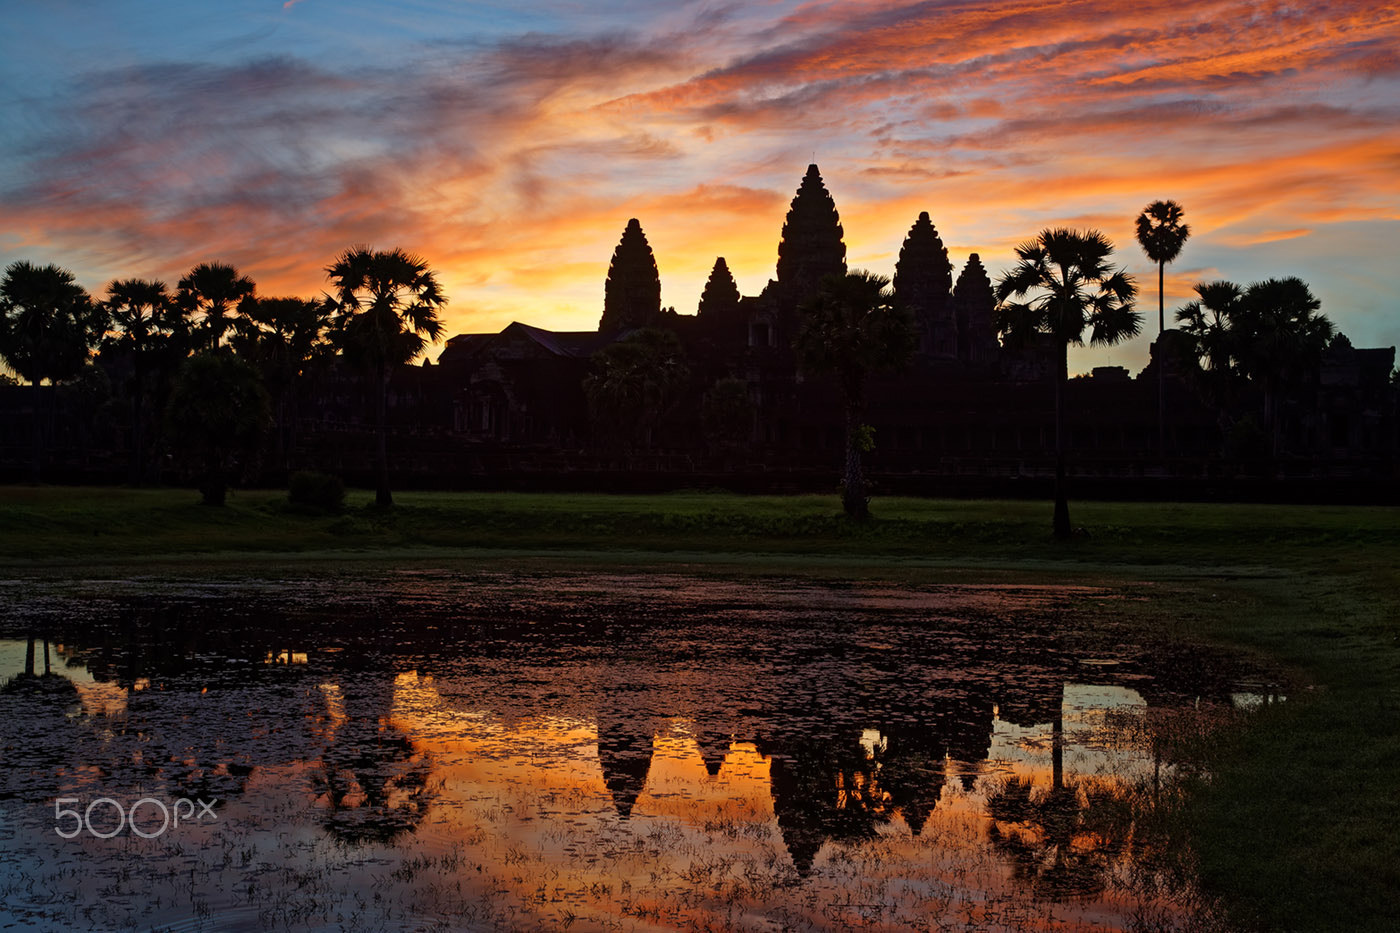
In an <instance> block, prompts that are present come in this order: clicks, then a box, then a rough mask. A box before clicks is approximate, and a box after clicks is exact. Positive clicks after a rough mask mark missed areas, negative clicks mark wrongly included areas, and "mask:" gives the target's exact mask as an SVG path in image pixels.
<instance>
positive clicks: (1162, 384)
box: [1157, 262, 1167, 460]
mask: <svg viewBox="0 0 1400 933" xmlns="http://www.w3.org/2000/svg"><path fill="white" fill-rule="evenodd" d="M1166 265H1167V264H1166V263H1165V262H1158V263H1157V450H1158V451H1159V452H1160V453H1161V455H1162V458H1163V459H1164V460H1165V459H1166V456H1167V348H1166V345H1165V343H1163V340H1162V337H1163V335H1164V334H1165V333H1166V331H1167V299H1166V293H1165V292H1164V291H1163V281H1164V279H1165V277H1166V275H1165V271H1164V270H1165V269H1166Z"/></svg>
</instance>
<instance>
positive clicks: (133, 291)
mask: <svg viewBox="0 0 1400 933" xmlns="http://www.w3.org/2000/svg"><path fill="white" fill-rule="evenodd" d="M104 305H105V307H106V309H107V314H108V315H109V317H110V320H111V324H112V327H113V331H112V332H111V333H109V334H108V335H107V338H106V339H105V340H104V341H103V353H104V355H105V354H106V353H108V352H111V353H114V354H116V355H119V356H125V357H127V359H129V360H130V362H131V378H130V379H129V380H128V382H127V394H128V395H130V396H131V440H132V444H131V446H132V456H131V481H132V483H140V482H141V480H142V479H143V478H144V475H145V468H146V457H145V443H144V441H145V422H146V415H145V412H144V411H143V408H144V403H145V400H146V395H147V392H148V390H149V388H150V386H149V385H148V383H149V382H150V381H151V376H152V374H153V373H155V372H158V371H159V370H160V369H161V368H162V364H163V363H166V362H168V361H167V360H166V357H170V356H174V355H180V356H183V354H184V352H185V351H186V347H185V346H184V342H183V341H182V340H181V339H180V337H181V336H182V334H183V332H184V318H183V316H182V315H181V314H180V312H179V310H178V309H177V308H176V307H175V303H174V300H173V298H172V297H171V295H170V294H169V292H167V291H166V286H165V283H164V282H156V281H148V280H144V279H119V280H117V281H114V282H112V283H111V284H109V285H108V286H107V300H106V302H104ZM172 343H178V344H180V346H179V347H178V349H177V348H172V347H171V344H172ZM172 350H174V352H173V353H172Z"/></svg>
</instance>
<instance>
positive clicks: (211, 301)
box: [176, 262, 254, 349]
mask: <svg viewBox="0 0 1400 933" xmlns="http://www.w3.org/2000/svg"><path fill="white" fill-rule="evenodd" d="M179 288H180V291H179V294H178V295H177V297H176V300H177V301H178V303H179V305H180V307H181V308H182V309H183V310H184V311H185V313H186V314H188V315H189V316H190V317H191V318H193V317H194V316H195V315H202V316H203V319H202V321H201V322H200V325H201V328H202V330H203V333H204V337H205V339H206V341H207V344H206V345H207V346H208V348H209V349H213V348H215V347H217V346H218V345H219V341H220V340H222V339H223V336H224V331H226V330H228V329H229V327H231V326H232V325H233V319H232V318H231V317H230V316H229V315H230V314H231V313H232V312H233V311H234V310H235V309H237V307H238V303H239V302H240V301H242V300H243V299H245V298H248V297H249V296H251V295H252V294H253V291H254V286H253V280H252V279H250V278H248V277H247V276H246V275H239V273H238V270H237V269H235V268H234V267H233V266H229V265H225V264H223V263H217V262H202V263H200V264H199V265H197V266H195V267H194V268H193V269H191V270H190V271H189V274H188V275H186V276H185V277H184V278H183V279H181V280H180V285H179Z"/></svg>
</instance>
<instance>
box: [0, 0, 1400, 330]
mask: <svg viewBox="0 0 1400 933" xmlns="http://www.w3.org/2000/svg"><path fill="white" fill-rule="evenodd" d="M295 3H296V0H293V2H292V3H288V4H286V5H285V6H284V9H290V8H291V7H292V6H293V5H294V4H295ZM525 6H526V7H529V6H530V5H529V4H526V5H525ZM605 6H606V5H605ZM424 9H425V10H427V9H428V8H427V7H425V8H424ZM571 10H573V7H572V6H571V5H568V4H558V5H541V6H540V7H539V9H537V10H534V11H533V12H534V14H537V17H538V18H542V19H547V21H548V22H550V23H552V24H553V25H552V26H551V30H550V32H548V33H545V32H540V31H529V30H521V31H519V32H516V33H514V34H510V35H506V36H504V37H501V36H500V35H495V34H493V36H494V37H492V38H483V37H481V36H476V35H473V36H467V37H460V36H459V37H455V38H454V37H451V36H449V37H448V38H446V39H441V40H435V41H431V42H421V43H419V44H418V45H415V46H414V47H413V48H411V49H404V50H403V51H402V53H401V54H398V55H396V56H393V57H391V58H384V59H379V58H375V57H372V56H370V57H357V56H347V57H345V58H343V59H342V58H339V57H335V56H326V55H317V56H309V55H306V56H304V55H297V54H289V53H282V54H277V55H269V56H264V57H260V58H253V59H247V60H234V61H221V62H215V61H182V60H179V58H178V57H176V58H174V59H170V60H164V61H138V62H135V63H129V64H126V65H123V66H121V67H111V68H99V69H94V70H90V71H86V72H80V73H75V74H73V75H72V76H71V78H70V80H69V81H68V82H67V84H66V85H65V86H63V87H62V88H61V89H60V90H59V91H58V92H57V93H56V94H55V95H52V96H42V97H35V98H32V99H27V100H20V101H16V102H12V103H11V104H9V105H7V107H6V109H5V110H4V111H0V119H3V120H4V122H3V123H0V141H2V142H3V145H4V153H3V155H4V158H5V164H6V165H7V167H8V168H7V172H6V176H5V179H4V181H3V182H0V211H3V218H4V219H3V221H0V223H3V228H0V244H4V245H3V246H0V248H3V249H4V250H5V254H4V255H5V256H11V255H13V256H19V255H26V256H32V255H35V254H36V253H42V254H43V256H44V257H45V258H46V259H53V260H54V261H59V262H63V263H65V264H68V265H71V266H76V267H78V268H79V269H80V271H84V270H86V271H87V274H89V275H104V276H112V275H118V274H121V275H132V274H141V275H162V276H166V277H174V276H176V275H178V274H179V273H180V272H181V271H183V270H184V269H185V268H188V266H189V265H191V264H192V263H194V262H197V261H201V260H204V259H210V258H218V259H222V260H225V261H231V262H235V263H237V264H239V265H240V266H241V267H243V268H244V269H245V270H247V271H249V272H250V273H252V274H253V275H254V276H255V277H256V278H257V279H258V280H259V282H260V283H261V284H262V285H263V287H264V288H265V289H267V290H274V291H279V292H288V291H300V292H314V291H315V290H317V289H318V288H319V287H321V284H322V272H321V270H322V269H323V267H324V266H325V264H326V263H327V262H328V261H329V259H330V258H331V257H332V256H333V255H334V254H335V253H336V252H337V251H338V250H339V249H341V248H343V247H344V246H345V245H347V244H348V243H351V242H369V243H376V244H384V245H404V246H407V247H409V248H412V249H415V250H417V251H420V252H422V253H424V254H426V255H427V256H428V258H429V259H430V261H432V262H433V263H434V264H435V265H436V266H437V267H438V268H440V269H441V270H443V273H444V278H445V280H446V282H447V285H448V288H449V292H450V293H451V294H452V297H453V299H454V307H455V308H456V309H458V310H456V311H454V312H453V314H455V315H457V316H456V317H455V319H454V320H453V322H452V323H453V326H455V327H459V328H470V329H476V328H488V327H493V326H499V324H501V323H504V322H505V321H507V320H509V319H511V318H525V319H532V320H538V321H540V322H541V323H546V324H554V325H558V326H575V327H587V326H592V325H593V324H594V323H595V322H596V320H597V316H598V303H599V302H600V300H601V298H600V296H601V282H602V277H603V274H604V272H605V268H606V263H607V259H608V256H609V255H610V254H611V250H612V247H613V245H614V244H615V242H616V238H617V237H618V235H619V234H620V232H621V229H622V226H623V224H624V223H625V222H626V220H627V218H628V217H630V216H637V217H640V218H641V220H642V223H643V226H644V228H645V229H646V230H647V233H648V236H649V238H650V239H651V241H652V243H653V245H654V246H655V247H656V249H657V255H658V262H659V263H660V265H661V269H662V276H663V288H664V292H665V295H664V298H665V300H666V301H667V303H674V304H676V305H677V306H678V308H679V309H680V310H682V311H690V310H693V308H694V303H695V300H696V299H697V298H698V295H699V291H700V288H701V287H702V285H703V282H704V277H705V274H706V273H707V272H708V269H709V265H710V263H712V262H713V259H714V257H715V256H716V255H725V256H726V258H727V259H728V261H729V263H730V265H731V267H732V268H734V269H735V271H736V274H737V275H738V276H739V277H740V284H741V286H742V287H743V288H744V289H745V290H746V291H749V292H754V291H757V290H758V289H759V288H761V287H762V285H763V282H764V281H765V280H766V278H767V277H768V276H769V275H771V274H772V263H773V260H774V258H775V245H776V240H777V233H778V229H779V227H780V225H781V222H782V215H783V211H784V208H785V205H786V202H787V199H788V198H790V197H791V195H792V191H793V189H794V188H795V185H796V183H797V180H798V178H799V177H800V175H801V172H802V169H803V167H804V166H805V164H806V162H807V161H809V160H810V159H813V158H815V159H816V160H817V161H819V162H820V164H821V165H822V169H823V172H824V174H825V175H826V177H827V180H828V184H829V186H830V187H831V189H832V191H833V193H834V194H835V195H836V197H837V203H838V207H839V208H840V209H841V211H842V216H843V219H844V220H846V228H847V234H848V243H849V244H850V247H851V255H852V261H853V262H859V263H871V264H879V263H884V264H885V265H886V266H887V265H888V257H890V256H892V255H894V254H895V253H897V250H898V245H899V240H900V238H902V236H903V235H904V233H905V231H907V229H908V226H909V223H910V222H911V221H912V218H913V217H914V216H916V215H917V212H918V211H919V210H930V211H932V212H933V213H934V219H935V222H936V223H937V224H938V225H939V228H940V230H941V231H942V232H943V233H944V236H945V239H946V240H947V241H948V242H949V243H951V244H955V246H954V252H955V254H957V255H955V259H959V260H960V259H961V257H962V256H964V255H965V253H966V252H969V251H972V250H974V249H975V250H977V251H980V252H981V253H982V254H983V258H984V260H985V261H987V262H988V263H989V265H991V266H992V267H993V268H995V267H996V266H997V265H998V264H999V263H1005V262H1006V261H1007V260H1008V256H1007V255H1005V254H1006V253H1008V252H1009V249H1010V246H1011V245H1012V244H1014V243H1015V242H1017V241H1019V240H1021V239H1024V238H1025V237H1026V236H1028V235H1030V234H1032V233H1033V232H1034V231H1035V229H1037V228H1038V227H1039V226H1041V225H1044V224H1047V223H1057V222H1076V223H1086V224H1087V223H1095V224H1100V225H1102V226H1104V228H1105V230H1106V231H1107V232H1109V233H1110V235H1111V236H1113V237H1114V238H1115V240H1116V241H1117V242H1119V243H1120V255H1121V256H1122V258H1123V261H1124V262H1126V263H1128V264H1129V265H1130V266H1132V265H1134V264H1136V265H1138V266H1140V267H1142V268H1143V269H1145V268H1146V263H1145V261H1144V260H1141V259H1140V258H1139V257H1137V256H1136V251H1135V247H1134V244H1133V242H1132V238H1131V237H1132V233H1131V218H1132V216H1133V215H1134V214H1135V213H1136V212H1137V210H1139V209H1140V208H1141V206H1142V205H1143V204H1145V203H1147V201H1149V200H1153V199H1155V198H1158V197H1173V198H1176V199H1177V200H1179V201H1182V202H1183V203H1184V204H1186V206H1187V209H1188V214H1189V219H1190V220H1191V222H1192V223H1193V226H1194V227H1195V228H1196V229H1197V231H1198V239H1197V241H1196V243H1197V244H1198V247H1188V256H1187V257H1186V259H1185V260H1184V261H1190V262H1191V263H1192V264H1193V266H1195V267H1199V268H1202V269H1213V268H1215V267H1216V266H1217V265H1218V263H1216V262H1215V261H1214V260H1213V259H1212V258H1211V257H1208V256H1206V257H1191V256H1190V255H1189V254H1190V250H1191V249H1192V248H1202V249H1204V248H1208V247H1207V244H1209V243H1212V242H1216V241H1217V240H1218V242H1219V244H1221V245H1222V246H1224V245H1227V244H1228V245H1230V246H1232V247H1239V248H1248V249H1251V250H1267V249H1269V248H1271V245H1272V244H1278V243H1281V242H1285V240H1284V238H1285V237H1287V236H1297V237H1302V236H1304V234H1306V236H1307V239H1308V240H1309V241H1310V242H1315V241H1319V240H1321V239H1325V238H1326V237H1328V236H1329V235H1331V233H1329V231H1338V232H1337V233H1336V235H1337V236H1343V235H1346V236H1351V235H1354V234H1353V233H1348V232H1345V231H1350V230H1354V227H1351V226H1347V225H1348V224H1352V223H1353V222H1360V221H1372V222H1385V223H1396V222H1400V171H1397V169H1400V139H1397V137H1396V135H1395V133H1394V129H1393V127H1394V126H1395V125H1396V124H1397V120H1400V53H1398V52H1397V49H1400V10H1397V9H1396V8H1394V6H1393V5H1392V4H1386V3H1381V2H1374V0H1372V2H1367V0H1351V2H1341V3H1335V4H1329V5H1328V6H1327V7H1326V8H1325V9H1320V8H1309V9H1303V8H1299V7H1295V6H1290V5H1288V4H1285V3H1281V2H1272V0H1266V2H1263V3H1260V2H1244V0H1173V2H1167V0H1151V2H1149V3H1147V4H1145V5H1143V4H1137V5H1131V6H1124V5H1122V4H1119V3H1115V2H1110V0H1061V2H1057V3H1038V2H1028V0H1009V2H996V3H986V2H981V0H977V2H973V0H951V2H920V3H900V2H885V0H871V2H852V3H797V4H794V3H774V4H763V5H728V6H723V5H715V4H704V3H701V4H685V5H680V6H675V7H668V8H667V9H666V10H664V11H661V12H657V13H655V14H649V15H647V16H638V15H637V14H636V13H635V9H634V8H631V7H629V8H628V10H627V11H624V12H626V14H627V15H626V17H623V16H622V14H621V13H620V12H618V11H613V10H612V9H611V8H610V7H609V8H608V10H607V13H608V17H607V22H609V23H612V26H611V27H610V28H609V29H607V30H605V31H601V32H600V31H598V29H597V28H596V26H595V27H592V28H590V27H589V25H588V24H589V23H590V22H595V21H596V19H590V18H589V17H585V16H583V15H582V14H578V13H576V12H570V11H571ZM319 12H321V11H320V10H319V7H318V5H311V4H308V5H306V6H305V7H303V8H301V9H298V10H297V14H298V17H294V18H293V19H299V18H302V14H306V17H307V18H309V17H310V15H311V14H313V13H319ZM362 12H363V11H362ZM423 15H429V14H428V13H424V14H423ZM442 15H444V16H446V15H447V11H446V10H444V11H443V13H442ZM624 20H625V21H626V22H627V24H628V25H626V26H625V28H624V27H622V26H621V25H620V24H621V23H623V22H624ZM171 47H172V48H176V49H178V47H179V45H178V43H174V44H172V46H171ZM1344 228H1345V229H1344ZM1215 232H1218V234H1219V235H1218V237H1217V238H1215V239H1212V238H1211V237H1210V236H1209V235H1210V234H1212V233H1215ZM11 244H12V245H11ZM0 258H4V257H0ZM590 270H591V271H590ZM882 271H886V272H888V271H890V270H889V269H888V268H884V269H883V270H882ZM1225 271H1226V274H1228V270H1225ZM1280 271H1284V270H1280ZM1287 271H1289V272H1296V271H1302V272H1306V270H1296V269H1290V270H1287ZM89 284H90V285H92V286H93V287H100V285H101V283H100V282H96V281H93V282H90V283H89ZM1169 291H1174V292H1180V293H1182V294H1185V293H1189V283H1184V282H1183V283H1181V285H1180V286H1173V287H1172V288H1171V289H1169ZM466 309H470V311H468V310H466ZM1384 337H1385V332H1378V333H1377V334H1376V338H1375V339H1383V338H1384Z"/></svg>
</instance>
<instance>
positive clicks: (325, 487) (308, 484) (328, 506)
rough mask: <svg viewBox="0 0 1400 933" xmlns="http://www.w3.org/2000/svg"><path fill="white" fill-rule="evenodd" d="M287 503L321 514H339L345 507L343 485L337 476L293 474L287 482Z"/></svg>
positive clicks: (310, 473)
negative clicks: (314, 510)
mask: <svg viewBox="0 0 1400 933" xmlns="http://www.w3.org/2000/svg"><path fill="white" fill-rule="evenodd" d="M287 501H288V502H290V503H292V505H297V506H302V507H304V508H309V509H316V510H318V511H322V512H339V511H340V510H341V509H342V508H344V507H345V484H344V483H342V482H341V481H340V477H339V476H331V475H330V474H328V473H312V472H309V471H303V472H300V473H293V474H292V475H291V477H290V478H289V479H288V481H287Z"/></svg>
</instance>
